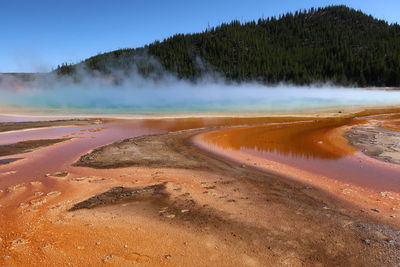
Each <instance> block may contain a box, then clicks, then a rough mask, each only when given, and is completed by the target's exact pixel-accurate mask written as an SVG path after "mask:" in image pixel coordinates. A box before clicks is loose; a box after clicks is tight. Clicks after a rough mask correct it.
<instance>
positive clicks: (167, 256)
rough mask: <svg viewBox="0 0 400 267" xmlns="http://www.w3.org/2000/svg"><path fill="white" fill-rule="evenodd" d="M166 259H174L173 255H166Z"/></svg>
mask: <svg viewBox="0 0 400 267" xmlns="http://www.w3.org/2000/svg"><path fill="white" fill-rule="evenodd" d="M164 258H166V259H170V258H172V255H171V254H165V255H164Z"/></svg>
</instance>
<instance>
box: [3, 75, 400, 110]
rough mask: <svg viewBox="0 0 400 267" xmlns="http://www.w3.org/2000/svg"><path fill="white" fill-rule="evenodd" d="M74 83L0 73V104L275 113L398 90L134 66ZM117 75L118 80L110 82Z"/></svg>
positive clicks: (370, 100)
mask: <svg viewBox="0 0 400 267" xmlns="http://www.w3.org/2000/svg"><path fill="white" fill-rule="evenodd" d="M79 77H80V79H79V82H77V81H76V80H74V79H72V78H65V77H64V78H60V77H59V76H57V75H56V74H54V73H50V74H43V75H36V76H35V77H34V78H30V79H23V78H20V77H14V76H12V75H3V76H2V77H1V78H0V108H3V109H4V108H7V107H14V108H27V107H29V108H37V109H38V110H40V109H43V108H54V109H55V110H56V111H57V110H58V111H59V112H60V113H66V112H68V113H71V112H78V113H79V112H82V113H89V114H90V113H131V114H143V113H150V114H157V113H164V112H166V113H195V112H201V113H204V112H229V113H238V112H274V111H279V112H282V111H299V110H309V109H319V108H336V107H337V108H339V107H348V106H362V105H368V106H369V105H387V104H399V103H400V92H399V91H394V90H392V91H388V90H378V89H375V90H373V89H368V90H362V89H357V88H339V87H335V86H329V85H323V86H322V85H315V86H292V85H284V84H281V85H276V86H266V85H263V84H260V83H256V82H248V83H233V82H226V81H225V80H224V79H222V78H220V77H219V76H218V75H215V74H214V75H206V76H203V78H201V79H198V80H196V81H187V80H181V79H178V78H176V77H174V76H173V75H169V74H165V73H164V74H163V75H162V76H159V77H157V78H156V79H155V78H154V77H147V78H144V77H143V76H142V75H140V74H138V72H137V71H135V70H132V71H131V72H130V73H128V74H127V73H124V74H122V73H118V71H115V72H114V73H113V75H112V77H113V78H110V77H111V76H102V75H93V73H90V74H89V73H87V72H86V71H84V70H81V71H80V73H79ZM115 77H117V80H118V82H115V81H116V79H115Z"/></svg>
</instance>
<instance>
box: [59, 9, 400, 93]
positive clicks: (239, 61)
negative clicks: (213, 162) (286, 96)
mask: <svg viewBox="0 0 400 267" xmlns="http://www.w3.org/2000/svg"><path fill="white" fill-rule="evenodd" d="M78 66H80V67H84V68H85V69H88V70H90V71H96V72H99V73H101V74H107V73H108V74H110V73H113V72H114V71H116V70H117V71H119V72H125V73H130V72H131V71H132V69H137V70H138V71H139V73H141V74H143V75H145V76H154V77H158V76H159V75H162V73H163V71H165V70H166V71H168V72H170V73H173V74H175V75H177V76H178V77H179V78H185V79H195V78H197V77H199V76H201V75H203V74H205V73H208V72H217V73H220V74H222V75H223V76H225V77H226V78H227V79H228V80H234V81H249V80H257V81H261V82H264V83H278V82H290V83H294V84H309V83H313V82H333V83H336V84H342V85H353V84H358V85H360V86H400V26H398V25H389V24H388V23H387V22H385V21H382V20H377V19H375V18H373V17H371V16H368V15H365V14H364V13H362V12H360V11H356V10H354V9H350V8H348V7H346V6H330V7H326V8H318V9H310V10H307V11H306V10H304V11H299V12H296V13H294V14H292V13H288V14H286V15H283V16H280V17H279V18H274V17H272V18H267V19H259V20H258V21H251V22H247V23H241V22H239V21H232V22H231V23H229V24H222V25H220V26H218V27H215V28H209V29H207V30H205V31H204V32H202V33H196V34H176V35H174V36H172V37H170V38H167V39H165V40H163V41H162V42H159V41H156V42H154V43H152V44H150V45H147V46H145V47H142V48H136V49H122V50H116V51H113V52H109V53H104V54H100V55H97V56H94V57H91V58H89V59H86V60H84V61H83V62H81V63H79V64H77V65H67V64H63V65H61V66H59V67H58V68H57V69H56V72H57V73H58V74H61V75H65V74H71V73H76V70H77V69H78Z"/></svg>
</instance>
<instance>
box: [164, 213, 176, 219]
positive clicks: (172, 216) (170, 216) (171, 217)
mask: <svg viewBox="0 0 400 267" xmlns="http://www.w3.org/2000/svg"><path fill="white" fill-rule="evenodd" d="M164 217H166V218H169V219H173V218H175V214H167V215H165V216H164Z"/></svg>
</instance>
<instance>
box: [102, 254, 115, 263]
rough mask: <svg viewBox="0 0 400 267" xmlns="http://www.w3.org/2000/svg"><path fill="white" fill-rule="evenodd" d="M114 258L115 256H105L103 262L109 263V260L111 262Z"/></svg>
mask: <svg viewBox="0 0 400 267" xmlns="http://www.w3.org/2000/svg"><path fill="white" fill-rule="evenodd" d="M112 258H113V255H111V254H110V255H107V256H105V257H104V258H103V259H102V261H103V262H107V261H109V260H111V259H112Z"/></svg>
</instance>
